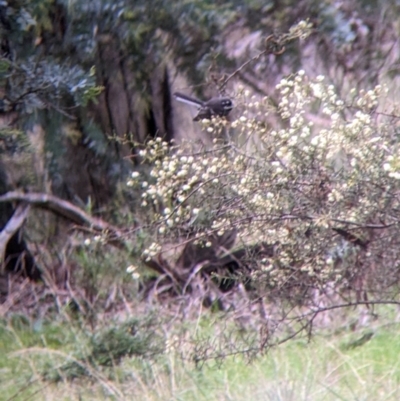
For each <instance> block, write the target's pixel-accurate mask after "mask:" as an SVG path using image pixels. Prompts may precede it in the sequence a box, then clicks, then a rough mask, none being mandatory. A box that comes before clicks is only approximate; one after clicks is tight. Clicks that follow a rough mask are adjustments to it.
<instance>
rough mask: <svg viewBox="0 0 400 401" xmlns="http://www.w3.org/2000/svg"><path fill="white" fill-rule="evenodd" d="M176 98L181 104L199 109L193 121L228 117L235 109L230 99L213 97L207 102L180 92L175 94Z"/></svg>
mask: <svg viewBox="0 0 400 401" xmlns="http://www.w3.org/2000/svg"><path fill="white" fill-rule="evenodd" d="M174 97H175V99H176V100H178V101H179V102H182V103H186V104H189V105H191V106H195V107H197V108H198V113H197V115H196V116H195V117H194V119H193V121H199V120H203V119H206V120H211V118H212V117H215V116H218V117H226V116H227V115H228V114H229V113H230V112H231V110H232V109H233V102H232V99H230V98H229V97H213V98H211V99H210V100H207V101H205V102H203V101H201V100H199V99H196V98H194V97H191V96H188V95H185V94H183V93H179V92H175V93H174Z"/></svg>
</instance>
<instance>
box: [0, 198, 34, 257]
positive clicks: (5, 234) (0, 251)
mask: <svg viewBox="0 0 400 401" xmlns="http://www.w3.org/2000/svg"><path fill="white" fill-rule="evenodd" d="M29 209H30V206H29V205H28V204H27V203H21V204H19V205H18V206H17V208H16V209H15V212H14V214H13V215H12V217H11V219H10V220H9V221H8V222H7V224H6V225H5V227H4V228H3V230H2V231H1V232H0V262H2V261H4V257H5V253H6V247H7V244H8V241H10V239H11V238H12V236H13V235H14V234H15V233H16V232H17V231H18V230H19V229H20V228H21V227H22V225H23V224H24V222H25V220H26V218H27V217H28V213H29Z"/></svg>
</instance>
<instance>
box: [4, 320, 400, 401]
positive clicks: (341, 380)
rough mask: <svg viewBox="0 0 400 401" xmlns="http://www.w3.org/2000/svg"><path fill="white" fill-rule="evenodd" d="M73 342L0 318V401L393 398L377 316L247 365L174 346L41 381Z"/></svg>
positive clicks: (72, 334)
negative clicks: (202, 358) (204, 358)
mask: <svg viewBox="0 0 400 401" xmlns="http://www.w3.org/2000/svg"><path fill="white" fill-rule="evenodd" d="M387 316H389V315H387ZM210 324H211V322H210ZM372 334H373V335H372ZM79 341H80V338H79V332H78V331H76V330H75V329H74V328H73V327H71V326H70V325H67V324H65V323H62V322H60V323H57V322H53V323H51V324H43V325H39V326H38V327H35V325H32V324H30V323H28V322H26V321H24V319H19V318H18V319H14V320H13V321H12V322H10V321H8V322H3V323H2V324H1V325H0V388H1V392H0V400H57V401H62V400H108V399H111V400H114V399H115V400H149V401H150V400H151V401H156V400H157V401H158V400H182V401H183V400H184V401H192V400H193V401H194V400H196V401H202V400H204V401H206V400H207V401H213V400H215V401H217V400H218V401H220V400H227V401H228V400H246V401H251V400H266V401H267V400H268V401H305V400H310V401H318V400H321V401H322V400H324V401H326V400H328V401H329V400H354V401H360V400H371V401H372V400H373V401H377V400H379V401H380V400H399V399H400V358H399V355H400V330H399V325H398V324H395V323H390V322H389V321H385V322H384V321H382V319H378V321H376V322H374V323H373V327H372V326H371V327H368V328H366V327H364V328H362V329H360V330H358V331H352V330H350V329H348V330H343V331H341V332H340V333H336V334H327V333H325V334H320V335H317V336H315V337H314V338H313V340H312V341H310V342H307V341H305V340H295V341H292V342H288V343H286V344H284V345H282V346H280V347H279V348H276V349H273V350H271V351H270V352H269V353H268V354H266V355H263V356H259V357H258V358H257V359H256V360H254V361H252V362H251V363H249V362H248V361H246V360H245V359H244V358H243V357H241V356H236V357H234V358H228V359H226V360H225V361H223V362H222V363H220V362H218V363H217V362H216V361H212V362H209V363H207V364H205V365H203V366H202V368H201V369H199V368H196V367H195V366H194V364H193V363H191V362H188V361H183V360H182V359H181V358H179V357H178V354H177V351H181V350H179V349H178V350H176V351H174V350H171V351H170V352H167V353H165V354H163V355H162V356H161V357H159V358H157V359H156V360H153V361H149V360H148V359H147V358H125V359H124V360H123V361H122V363H121V364H120V365H118V366H115V367H113V368H111V369H109V370H108V371H107V372H105V371H100V370H99V371H96V372H92V373H93V379H92V380H91V381H89V380H87V379H82V378H78V379H75V380H73V381H72V382H71V381H61V382H59V383H57V384H55V383H51V382H48V381H45V380H43V379H42V378H41V372H42V371H43V366H46V363H47V364H48V363H49V362H52V363H54V361H57V360H62V359H64V357H66V356H68V355H72V350H73V349H75V350H76V343H77V342H79ZM110 372H112V373H111V374H110Z"/></svg>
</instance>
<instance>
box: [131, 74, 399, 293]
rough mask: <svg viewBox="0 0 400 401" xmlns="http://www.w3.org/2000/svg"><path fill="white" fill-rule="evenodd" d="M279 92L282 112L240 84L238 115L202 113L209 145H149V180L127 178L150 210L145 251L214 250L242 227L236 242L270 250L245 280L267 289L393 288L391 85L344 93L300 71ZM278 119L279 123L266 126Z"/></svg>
mask: <svg viewBox="0 0 400 401" xmlns="http://www.w3.org/2000/svg"><path fill="white" fill-rule="evenodd" d="M277 91H278V92H279V96H280V101H279V104H278V105H277V107H275V108H273V107H272V106H271V105H270V104H269V102H268V99H264V100H263V101H257V100H256V99H255V98H253V97H251V96H250V95H249V94H248V93H246V92H243V93H242V94H240V95H239V97H240V99H237V100H238V101H239V102H238V103H240V102H243V103H244V104H245V105H246V107H245V110H244V111H243V113H242V115H241V116H239V117H238V118H237V119H236V120H234V121H232V122H227V121H224V120H220V119H216V120H212V121H211V122H209V121H203V122H202V124H203V126H204V129H205V131H207V132H209V133H212V134H213V135H214V138H215V139H214V142H213V146H212V147H211V148H205V147H199V145H198V144H197V145H196V144H192V145H191V144H187V143H185V144H180V145H171V146H170V145H169V144H167V143H166V142H163V141H162V140H161V139H160V138H158V139H156V140H151V141H149V142H148V143H147V146H146V147H145V149H144V150H142V152H141V156H142V157H143V159H144V160H145V161H146V162H149V163H152V166H153V167H152V170H151V173H150V179H148V180H146V181H145V180H144V179H143V178H141V176H140V175H138V173H137V172H134V173H133V174H132V179H131V180H130V181H129V183H128V184H129V185H131V186H132V185H138V186H141V188H142V207H143V210H145V211H149V210H153V211H154V212H153V214H152V221H153V226H152V227H155V232H156V234H155V237H154V242H153V244H151V245H150V246H149V247H148V248H147V249H146V250H145V252H144V258H145V259H147V260H150V259H151V258H153V257H155V256H156V255H157V254H158V253H160V252H162V249H163V243H164V242H168V243H171V241H176V242H183V241H187V239H188V238H189V239H191V240H193V241H196V242H197V243H199V244H201V245H202V246H204V247H207V246H211V245H212V244H211V241H210V240H209V238H210V236H211V235H217V236H222V235H224V233H225V232H227V231H229V230H235V232H236V233H237V239H236V247H240V248H244V249H249V250H250V249H253V248H252V247H254V245H255V244H265V245H268V247H269V249H271V251H270V252H268V254H263V255H262V256H260V257H257V256H255V255H252V254H251V252H248V256H247V258H246V264H247V267H249V275H248V276H249V277H248V278H250V279H251V280H252V281H253V283H254V286H256V287H258V288H259V289H261V288H262V289H268V290H269V294H277V293H281V292H284V293H285V295H286V296H288V295H290V296H297V297H299V296H301V297H303V298H302V299H303V300H304V299H305V298H306V295H307V294H311V291H309V290H312V289H318V290H322V291H323V290H324V288H326V287H327V285H328V284H329V286H331V284H332V283H333V284H334V286H335V288H337V289H339V288H342V289H343V288H346V289H349V288H350V289H354V290H356V292H357V294H359V293H360V292H361V291H363V292H364V293H365V294H366V292H367V291H368V290H371V291H372V290H373V289H374V290H376V289H378V288H379V289H380V290H382V289H388V288H389V287H391V286H392V284H394V283H397V280H398V271H399V261H400V240H399V239H398V238H399V235H398V224H399V217H400V215H399V213H398V212H399V207H400V204H399V193H400V192H399V189H400V181H399V179H400V156H399V155H400V153H399V141H398V133H397V132H396V124H395V123H393V121H394V120H396V117H395V116H388V115H383V114H381V113H379V112H377V108H378V105H379V99H380V97H381V96H382V95H384V94H385V90H384V88H382V87H381V86H377V87H375V88H373V89H371V90H369V91H361V92H359V93H356V92H355V91H352V92H350V93H349V98H346V99H340V98H339V97H338V96H337V94H336V91H335V88H334V87H333V86H332V85H329V84H327V83H326V82H325V78H324V77H322V76H319V77H317V78H316V79H312V78H309V77H308V76H307V75H306V74H305V72H304V71H299V72H298V73H297V74H294V75H293V76H290V77H288V78H286V79H283V80H282V81H281V82H280V83H279V85H278V86H277ZM271 115H273V116H275V117H276V116H279V120H280V126H275V127H273V128H271V129H267V128H266V127H267V126H268V125H267V123H266V121H268V117H269V116H271ZM397 121H398V120H397ZM378 270H379V274H378V273H377V271H378ZM372 278H373V280H372ZM391 288H393V287H391ZM381 295H382V292H381V293H380V296H381Z"/></svg>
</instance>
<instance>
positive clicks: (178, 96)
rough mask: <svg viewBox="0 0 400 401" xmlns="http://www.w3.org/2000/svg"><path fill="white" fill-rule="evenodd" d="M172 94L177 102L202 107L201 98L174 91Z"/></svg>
mask: <svg viewBox="0 0 400 401" xmlns="http://www.w3.org/2000/svg"><path fill="white" fill-rule="evenodd" d="M174 96H175V99H176V100H178V101H179V102H182V103H186V104H190V105H192V106H196V107H203V104H204V103H203V102H202V101H201V100H198V99H196V98H194V97H190V96H188V95H185V94H183V93H179V92H175V93H174Z"/></svg>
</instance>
